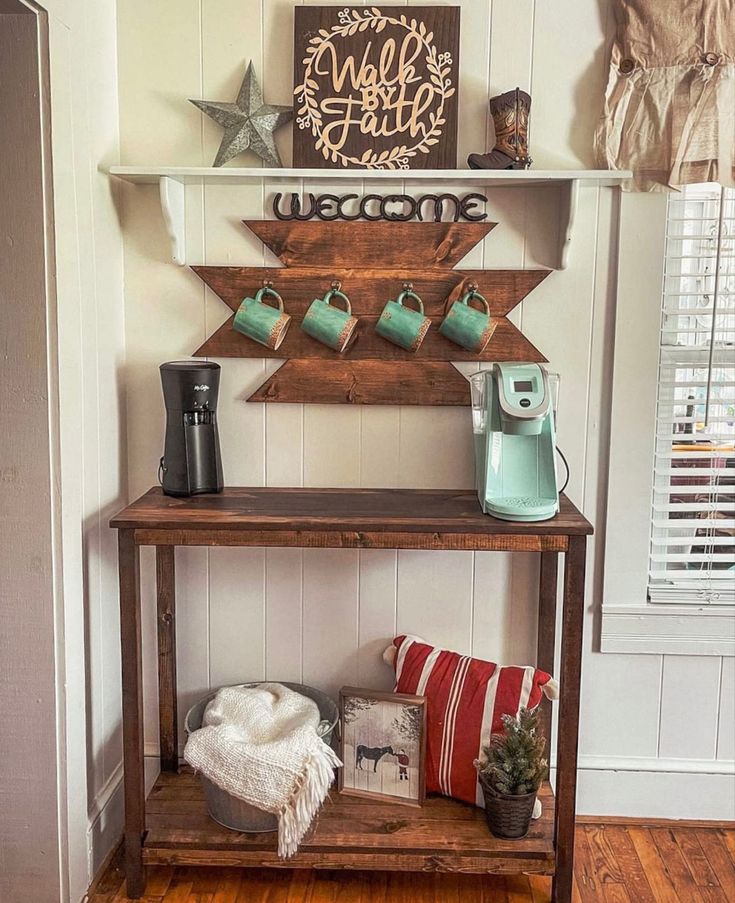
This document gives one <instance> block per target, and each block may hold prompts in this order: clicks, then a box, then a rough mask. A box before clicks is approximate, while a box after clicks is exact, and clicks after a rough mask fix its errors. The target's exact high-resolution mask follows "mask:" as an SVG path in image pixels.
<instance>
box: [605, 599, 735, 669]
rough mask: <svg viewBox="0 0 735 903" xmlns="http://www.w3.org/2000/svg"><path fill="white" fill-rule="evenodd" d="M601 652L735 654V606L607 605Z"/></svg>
mask: <svg viewBox="0 0 735 903" xmlns="http://www.w3.org/2000/svg"><path fill="white" fill-rule="evenodd" d="M600 650H601V651H602V652H632V653H639V654H653V655H656V654H660V655H718V656H724V655H735V606H729V605H661V604H658V603H657V604H655V605H653V604H646V605H603V607H602V634H601V641H600Z"/></svg>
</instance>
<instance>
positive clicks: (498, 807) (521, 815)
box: [480, 775, 537, 839]
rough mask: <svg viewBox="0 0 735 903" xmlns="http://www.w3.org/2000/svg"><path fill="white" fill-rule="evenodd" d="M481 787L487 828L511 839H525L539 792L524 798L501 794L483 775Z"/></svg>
mask: <svg viewBox="0 0 735 903" xmlns="http://www.w3.org/2000/svg"><path fill="white" fill-rule="evenodd" d="M480 786H481V787H482V794H483V796H484V797H485V818H486V819H487V826H488V828H490V830H491V831H492V833H493V834H494V835H495V836H496V837H506V838H510V839H515V838H520V837H525V836H526V834H528V829H529V827H530V825H531V816H532V815H533V807H534V804H535V802H536V795H537V791H535V790H534V791H533V793H526V794H523V795H522V796H513V795H510V794H507V793H499V792H498V791H497V790H496V789H495V788H494V787H493V786H492V785H491V784H490V783H489V782H488V781H486V780H485V778H484V777H483V776H482V775H480Z"/></svg>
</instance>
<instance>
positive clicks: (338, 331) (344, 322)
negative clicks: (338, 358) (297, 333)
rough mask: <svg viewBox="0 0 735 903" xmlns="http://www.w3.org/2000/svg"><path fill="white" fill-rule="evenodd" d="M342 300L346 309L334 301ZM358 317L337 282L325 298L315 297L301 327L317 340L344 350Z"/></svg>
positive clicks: (335, 348)
mask: <svg viewBox="0 0 735 903" xmlns="http://www.w3.org/2000/svg"><path fill="white" fill-rule="evenodd" d="M333 301H341V302H342V303H343V304H344V306H345V309H344V310H342V309H341V308H339V307H336V306H335V305H334V304H333V303H332V302H333ZM357 323H358V320H357V317H353V316H352V306H351V305H350V299H349V298H348V297H347V295H345V294H343V293H342V292H341V291H340V290H339V285H338V284H335V285H333V286H332V288H330V290H329V291H328V292H327V294H326V295H325V296H324V297H323V298H315V299H314V300H313V301H312V302H311V304H310V305H309V309H308V310H307V311H306V316H305V317H304V319H303V320H302V321H301V328H302V329H303V330H304V332H305V333H307V335H310V336H311V337H312V338H313V339H316V340H317V342H321V343H322V344H323V345H326V346H327V347H328V348H332V349H334V351H344V350H345V348H346V347H347V346H348V345H349V343H350V340H351V339H352V337H353V335H354V334H355V329H356V328H357Z"/></svg>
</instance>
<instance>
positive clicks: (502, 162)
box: [467, 88, 532, 169]
mask: <svg viewBox="0 0 735 903" xmlns="http://www.w3.org/2000/svg"><path fill="white" fill-rule="evenodd" d="M530 112H531V96H530V94H526V92H525V91H521V89H520V88H516V89H515V91H506V93H505V94H499V95H498V96H497V97H492V98H490V115H491V116H492V117H493V124H494V126H495V147H493V149H492V150H491V151H488V152H487V153H486V154H470V155H469V157H468V158H467V163H468V164H469V166H470V169H528V167H529V166H530V165H531V162H532V161H531V158H530V157H529V156H528V116H529V113H530Z"/></svg>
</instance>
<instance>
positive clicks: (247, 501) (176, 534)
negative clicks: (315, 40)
mask: <svg viewBox="0 0 735 903" xmlns="http://www.w3.org/2000/svg"><path fill="white" fill-rule="evenodd" d="M110 526H111V527H113V528H116V529H117V530H118V552H119V571H120V615H121V624H120V629H121V642H122V697H123V745H124V750H123V756H124V769H125V873H126V878H127V892H128V895H129V896H130V897H140V896H141V895H142V894H143V892H144V886H145V873H144V864H145V863H152V864H154V863H155V864H167V865H172V864H181V865H230V866H232V865H236V866H274V867H281V868H330V869H342V868H349V869H391V870H403V871H448V872H467V873H496V874H501V873H504V874H508V873H519V872H526V873H536V874H542V875H553V876H554V880H553V900H554V901H555V903H570V901H571V894H572V866H573V856H574V816H575V795H576V780H577V729H578V723H579V684H580V672H581V656H582V623H583V609H584V579H585V577H584V575H585V552H586V543H587V536H588V535H589V534H590V533H592V527H591V525H590V524H589V523H588V521H587V520H586V519H585V518H584V517H583V516H582V515H581V514H580V513H579V511H577V509H576V508H575V507H574V506H573V505H572V503H571V502H570V501H569V500H568V499H567V498H566V497H565V496H562V499H561V511H560V513H559V514H558V515H557V517H555V518H553V519H552V520H548V521H542V522H540V523H509V522H505V521H500V520H495V519H494V518H492V517H488V516H486V515H483V514H482V513H481V511H480V507H479V505H478V502H477V497H476V495H475V493H474V492H471V491H451V490H411V489H398V490H396V489H225V491H224V492H223V493H222V494H221V495H205V496H194V497H193V498H186V499H177V498H171V497H169V496H164V495H163V494H162V492H161V490H160V489H158V488H156V489H151V490H150V491H149V492H147V493H146V494H145V495H144V496H142V497H141V498H139V499H138V500H137V501H136V502H134V503H133V504H132V505H129V506H128V507H127V508H125V509H124V510H123V511H121V512H120V513H119V514H118V515H117V516H116V517H114V518H113V519H112V520H111V521H110ZM142 545H149V546H155V547H156V583H157V599H158V654H159V663H158V677H159V716H160V731H161V770H162V773H161V776H160V777H159V779H158V781H157V782H156V785H155V787H154V789H153V791H152V793H151V795H150V797H149V799H148V801H147V802H146V799H145V788H144V772H143V764H144V763H143V695H142V681H141V657H142V651H141V608H140V573H139V547H140V546H142ZM176 546H296V547H303V548H314V547H319V548H344V549H426V550H431V549H449V550H475V551H491V552H492V551H502V552H510V551H517V552H538V553H540V554H541V574H540V581H539V607H538V649H537V665H538V667H539V668H542V669H544V670H546V671H553V669H554V646H555V624H556V596H557V565H558V557H559V553H563V554H564V556H565V562H564V593H563V614H562V637H561V664H560V671H559V675H558V676H559V679H560V683H561V700H560V704H559V705H560V709H559V729H558V739H557V745H556V761H557V773H556V802H555V803H554V798H553V795H552V793H551V790H550V788H549V786H548V784H547V785H545V786H544V788H542V792H541V796H542V800H543V803H544V815H543V816H542V818H541V819H539V820H538V821H537V822H535V823H534V824H533V825H532V827H531V830H530V832H529V834H528V835H527V836H526V837H525V838H524V839H522V840H499V839H497V838H495V837H493V836H492V835H491V834H490V832H489V831H488V829H487V826H486V825H485V823H484V817H483V813H482V812H481V810H479V809H476V808H474V807H472V806H468V805H466V804H463V803H459V802H455V801H454V800H448V799H444V798H435V799H432V798H430V799H428V800H427V801H426V805H425V806H424V807H423V808H421V809H415V810H414V809H408V808H407V807H405V806H396V805H392V804H388V803H375V802H372V801H370V800H360V799H355V798H351V797H340V796H339V795H338V794H337V793H336V792H335V793H333V794H332V795H331V800H330V801H328V802H327V804H326V805H325V806H324V809H323V810H322V813H321V814H320V817H319V822H318V825H317V827H316V830H315V831H314V832H313V833H312V835H311V836H310V838H309V839H308V840H306V841H304V843H303V844H302V846H301V849H300V852H299V853H298V854H297V855H296V856H295V857H294V858H293V859H290V860H288V861H286V862H283V861H280V860H279V859H278V857H277V855H276V843H275V839H274V836H273V834H239V833H237V832H235V831H229V830H227V829H225V828H222V827H220V826H219V825H218V824H216V822H214V821H213V820H212V819H210V818H209V816H208V815H207V812H206V808H205V805H204V800H203V796H202V793H201V790H200V788H199V783H198V781H197V780H196V779H194V777H193V776H192V774H191V772H190V771H189V770H187V769H181V770H179V762H178V737H177V709H176V634H175V591H174V586H175V572H174V549H175V547H176ZM437 639H439V640H441V638H440V637H439V638H437ZM544 728H545V730H546V732H547V736H548V735H549V729H550V708H549V706H548V705H547V706H546V707H545V709H544Z"/></svg>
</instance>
